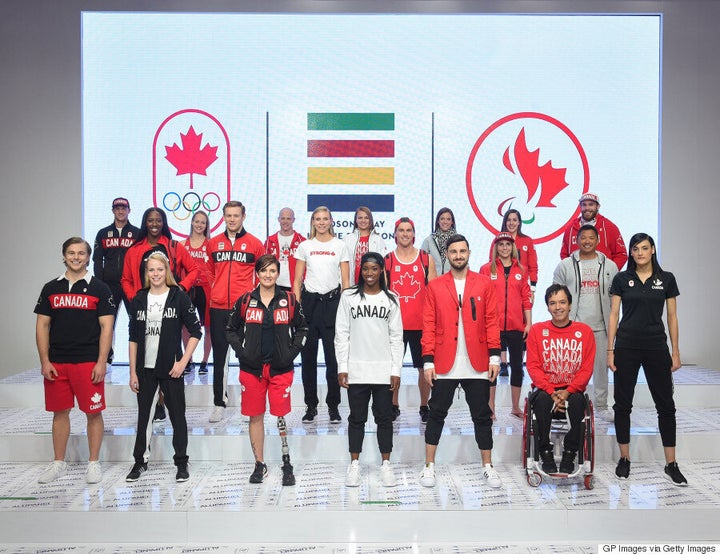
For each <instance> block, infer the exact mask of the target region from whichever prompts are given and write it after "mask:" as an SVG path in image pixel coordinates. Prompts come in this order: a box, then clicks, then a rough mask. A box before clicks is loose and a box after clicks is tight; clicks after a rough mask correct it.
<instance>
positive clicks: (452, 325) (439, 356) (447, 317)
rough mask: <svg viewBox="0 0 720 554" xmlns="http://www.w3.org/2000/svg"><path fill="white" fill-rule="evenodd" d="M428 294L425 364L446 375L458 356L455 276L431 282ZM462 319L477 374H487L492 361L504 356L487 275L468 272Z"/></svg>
mask: <svg viewBox="0 0 720 554" xmlns="http://www.w3.org/2000/svg"><path fill="white" fill-rule="evenodd" d="M426 291H427V295H426V297H425V307H424V308H423V330H422V353H423V363H427V362H432V363H434V365H435V372H436V373H439V374H444V373H448V372H449V371H450V370H451V369H452V366H453V364H454V363H455V354H456V353H457V339H458V313H459V307H460V304H459V301H458V295H457V292H456V290H455V280H454V279H453V275H452V272H448V273H446V274H444V275H442V276H440V277H438V278H437V279H434V280H432V281H430V282H429V283H428V285H427V289H426ZM462 315H463V326H464V330H465V343H466V344H467V350H468V356H469V357H470V363H471V364H472V366H473V368H474V369H475V371H477V372H478V373H483V372H485V371H487V370H488V366H489V365H490V358H489V357H490V356H491V355H495V356H499V355H500V327H499V326H498V315H497V301H496V299H495V287H494V286H493V284H492V283H491V282H490V279H488V278H487V277H485V276H484V275H480V274H479V273H475V272H474V271H468V272H467V276H466V278H465V292H464V293H463V298H462Z"/></svg>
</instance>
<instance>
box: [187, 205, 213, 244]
mask: <svg viewBox="0 0 720 554" xmlns="http://www.w3.org/2000/svg"><path fill="white" fill-rule="evenodd" d="M198 214H200V215H204V216H205V238H207V239H209V238H210V217H209V216H208V214H206V213H205V212H204V211H202V210H198V211H196V212H195V213H194V214H193V216H192V217H191V218H190V234H191V235H192V232H193V230H192V222H193V221H195V216H196V215H198Z"/></svg>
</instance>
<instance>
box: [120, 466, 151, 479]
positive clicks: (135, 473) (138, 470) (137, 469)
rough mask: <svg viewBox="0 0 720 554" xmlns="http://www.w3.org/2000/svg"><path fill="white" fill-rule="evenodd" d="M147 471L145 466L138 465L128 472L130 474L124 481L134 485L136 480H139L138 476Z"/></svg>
mask: <svg viewBox="0 0 720 554" xmlns="http://www.w3.org/2000/svg"><path fill="white" fill-rule="evenodd" d="M146 471H147V464H138V463H136V464H135V465H133V466H132V469H131V470H130V473H128V474H127V476H126V477H125V480H126V481H127V482H128V483H134V482H135V481H137V480H138V479H140V476H141V475H142V474H143V473H145V472H146Z"/></svg>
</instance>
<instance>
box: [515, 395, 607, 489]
mask: <svg viewBox="0 0 720 554" xmlns="http://www.w3.org/2000/svg"><path fill="white" fill-rule="evenodd" d="M531 394H532V391H531V392H530V394H528V397H527V398H526V399H525V410H524V414H523V469H524V470H525V471H526V473H527V482H528V484H529V485H530V486H531V487H538V486H540V483H542V481H543V478H548V479H575V478H582V479H583V483H584V485H585V488H586V489H588V490H591V489H592V488H593V486H594V485H593V482H594V479H593V470H594V469H595V415H594V412H593V404H592V400H590V397H589V396H588V395H587V393H585V415H584V417H583V420H582V422H581V424H580V425H581V426H582V433H581V435H582V444H581V447H580V448H579V449H578V453H577V454H578V459H577V467H576V469H575V471H574V472H573V473H569V474H567V473H553V474H547V473H545V472H544V471H543V470H542V464H541V463H540V461H539V459H540V452H539V448H538V440H537V437H536V436H535V425H534V423H535V414H534V413H533V410H532V406H531V404H530V395H531ZM569 429H570V421H569V419H568V415H567V410H566V411H565V412H557V413H556V414H554V415H553V419H552V423H551V425H550V443H551V444H552V445H553V451H554V452H555V457H556V459H557V457H558V454H559V453H560V452H562V449H563V439H564V437H565V434H566V433H567V431H568V430H569Z"/></svg>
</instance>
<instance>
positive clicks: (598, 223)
mask: <svg viewBox="0 0 720 554" xmlns="http://www.w3.org/2000/svg"><path fill="white" fill-rule="evenodd" d="M581 220H582V216H579V217H578V218H577V219H576V220H575V221H573V222H572V223H571V224H570V225H568V226H567V227H566V228H565V234H564V235H563V240H562V246H561V247H560V259H561V260H564V259H565V258H567V257H568V256H569V255H570V254H572V253H573V252H575V250H577V249H578V245H577V234H578V231H579V230H580V227H582V226H583V225H585V221H584V220H582V221H581ZM595 228H596V229H597V231H598V235H599V239H600V242H599V243H598V245H597V250H598V252H602V253H603V254H605V255H606V256H607V257H608V258H610V259H611V260H612V261H613V262H615V265H616V266H618V270H621V269H622V268H623V266H624V265H625V262H627V259H628V256H627V248H625V241H624V240H623V238H622V235H621V234H620V229H618V228H617V225H615V224H614V223H613V222H612V221H610V220H609V219H608V218H607V217H604V216H602V215H600V214H597V215H596V216H595Z"/></svg>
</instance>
